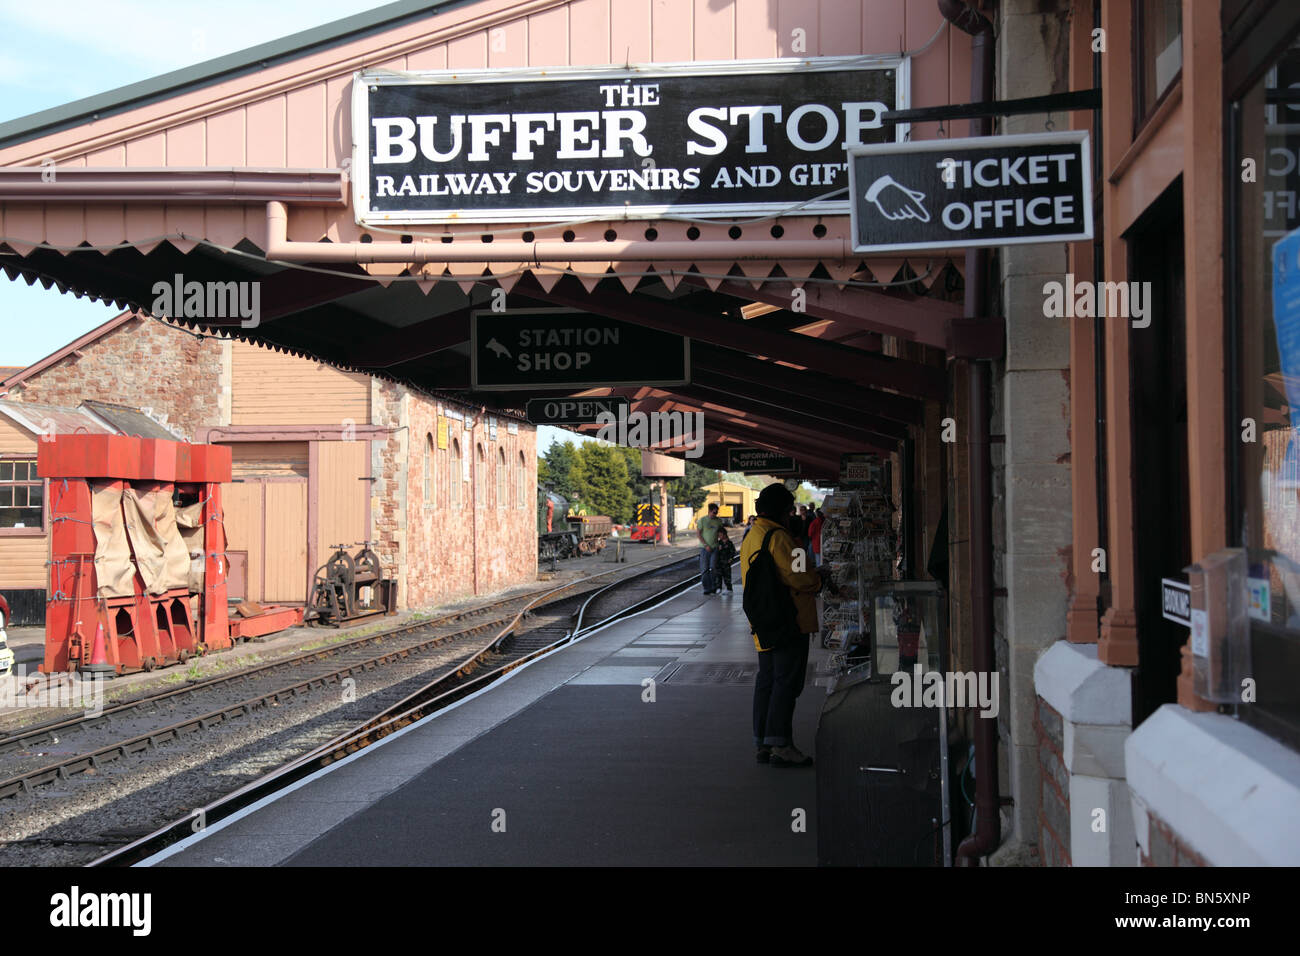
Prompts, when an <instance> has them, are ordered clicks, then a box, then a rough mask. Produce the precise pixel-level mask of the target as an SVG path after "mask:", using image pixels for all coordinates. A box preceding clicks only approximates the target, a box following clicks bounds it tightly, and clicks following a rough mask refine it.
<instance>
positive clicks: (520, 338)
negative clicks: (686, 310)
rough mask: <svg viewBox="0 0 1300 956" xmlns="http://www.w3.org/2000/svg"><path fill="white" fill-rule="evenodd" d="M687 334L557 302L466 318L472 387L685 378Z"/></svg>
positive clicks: (650, 382) (502, 388) (651, 381)
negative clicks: (566, 307)
mask: <svg viewBox="0 0 1300 956" xmlns="http://www.w3.org/2000/svg"><path fill="white" fill-rule="evenodd" d="M690 363H691V340H690V339H687V338H682V337H681V336H678V335H673V334H672V333H669V332H660V331H658V330H656V329H648V328H645V327H644V326H641V325H632V324H630V323H627V322H619V321H617V320H615V319H607V318H605V317H603V316H599V315H592V314H591V313H589V312H567V311H564V310H562V309H538V310H532V311H507V312H491V311H484V312H476V313H474V314H473V315H472V316H471V321H470V375H471V379H470V381H471V383H472V386H473V387H474V388H475V389H478V390H481V391H493V392H507V391H524V390H529V389H539V388H575V389H576V388H597V387H601V386H616V385H685V384H686V383H687V382H689V381H690V375H691V373H690V367H691V365H690Z"/></svg>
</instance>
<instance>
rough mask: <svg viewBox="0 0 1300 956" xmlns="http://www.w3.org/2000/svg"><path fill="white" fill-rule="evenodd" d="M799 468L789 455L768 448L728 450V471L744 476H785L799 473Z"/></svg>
mask: <svg viewBox="0 0 1300 956" xmlns="http://www.w3.org/2000/svg"><path fill="white" fill-rule="evenodd" d="M798 468H799V466H798V465H797V464H796V463H795V460H794V459H793V458H792V457H790V456H789V455H782V454H781V453H780V452H775V451H770V450H768V449H766V448H728V449H727V471H734V472H739V473H740V474H742V475H749V474H755V475H785V474H789V473H790V472H793V471H798Z"/></svg>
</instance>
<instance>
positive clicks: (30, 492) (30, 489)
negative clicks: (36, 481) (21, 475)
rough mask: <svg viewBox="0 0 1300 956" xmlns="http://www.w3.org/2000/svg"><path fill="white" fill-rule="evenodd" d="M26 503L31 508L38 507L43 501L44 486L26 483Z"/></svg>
mask: <svg viewBox="0 0 1300 956" xmlns="http://www.w3.org/2000/svg"><path fill="white" fill-rule="evenodd" d="M27 503H28V504H29V505H31V506H32V507H33V508H39V507H40V506H41V505H43V504H44V503H45V486H44V485H28V486H27Z"/></svg>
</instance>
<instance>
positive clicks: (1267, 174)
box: [1225, 39, 1300, 747]
mask: <svg viewBox="0 0 1300 956" xmlns="http://www.w3.org/2000/svg"><path fill="white" fill-rule="evenodd" d="M1227 125H1228V127H1229V129H1230V130H1231V132H1232V134H1233V146H1234V149H1233V156H1232V157H1231V161H1232V163H1233V168H1235V169H1241V168H1242V161H1243V160H1244V159H1246V158H1254V157H1258V164H1259V166H1258V170H1259V171H1258V183H1245V184H1243V183H1242V182H1241V181H1240V177H1232V179H1233V183H1234V185H1233V187H1232V192H1231V194H1230V201H1229V210H1230V216H1231V229H1232V232H1233V233H1234V234H1235V237H1236V242H1235V246H1236V250H1235V251H1236V262H1235V263H1234V264H1233V266H1235V268H1234V267H1230V268H1228V269H1226V270H1225V275H1226V277H1227V281H1228V282H1229V283H1230V285H1229V288H1230V290H1231V291H1230V294H1229V295H1228V296H1227V301H1228V303H1229V308H1230V310H1231V313H1230V329H1231V331H1232V334H1233V337H1234V339H1235V341H1234V347H1235V352H1236V355H1237V368H1238V375H1237V393H1236V394H1235V395H1233V396H1232V401H1233V404H1234V405H1235V408H1234V410H1233V414H1232V416H1231V419H1230V420H1231V422H1232V423H1233V427H1232V430H1231V432H1230V433H1229V436H1228V437H1229V441H1228V450H1229V452H1230V453H1231V454H1234V455H1235V461H1234V462H1233V468H1232V471H1231V472H1230V483H1231V484H1232V504H1231V506H1230V507H1231V511H1230V514H1236V515H1238V516H1240V522H1239V525H1238V526H1237V527H1234V528H1233V529H1232V531H1233V532H1234V533H1235V534H1236V535H1237V536H1238V537H1237V541H1236V543H1237V544H1238V545H1240V546H1242V547H1245V548H1246V549H1247V553H1248V555H1249V563H1250V577H1251V578H1252V579H1254V580H1253V581H1251V583H1250V616H1251V618H1252V621H1251V657H1252V661H1251V665H1250V667H1251V672H1252V673H1253V674H1260V675H1272V676H1273V679H1270V680H1265V679H1261V680H1260V681H1259V685H1258V691H1257V693H1258V697H1257V701H1256V702H1254V703H1251V704H1245V705H1243V706H1241V708H1240V710H1239V713H1240V715H1241V717H1242V718H1243V719H1244V720H1246V721H1247V722H1249V723H1252V724H1254V725H1256V726H1258V727H1259V728H1260V729H1262V730H1264V731H1265V732H1266V733H1270V734H1273V735H1274V736H1276V737H1279V738H1281V739H1283V740H1286V741H1287V742H1289V743H1290V744H1291V745H1292V746H1294V747H1300V297H1297V294H1296V291H1297V290H1298V289H1300V284H1297V280H1300V209H1297V206H1296V202H1295V197H1296V195H1297V194H1298V190H1300V171H1298V169H1297V163H1296V157H1297V156H1300V40H1296V39H1293V41H1292V43H1291V45H1290V46H1289V47H1288V48H1286V49H1284V50H1283V51H1282V54H1281V56H1280V57H1279V58H1278V60H1276V61H1275V62H1274V63H1272V64H1270V65H1269V69H1268V71H1267V72H1266V73H1265V74H1264V76H1263V78H1262V79H1260V80H1259V81H1258V82H1257V83H1256V84H1255V85H1254V86H1253V87H1251V88H1250V89H1248V90H1247V91H1246V92H1245V94H1244V96H1243V97H1242V99H1240V100H1238V101H1236V102H1234V103H1233V104H1232V115H1231V116H1230V117H1229V120H1228V124H1227ZM1229 354H1231V353H1229ZM1279 675H1280V677H1281V679H1278V678H1279Z"/></svg>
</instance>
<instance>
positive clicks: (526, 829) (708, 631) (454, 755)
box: [146, 586, 826, 866]
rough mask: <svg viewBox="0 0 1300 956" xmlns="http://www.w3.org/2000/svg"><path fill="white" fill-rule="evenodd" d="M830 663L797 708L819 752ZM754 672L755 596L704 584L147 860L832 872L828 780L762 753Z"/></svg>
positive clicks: (805, 735)
mask: <svg viewBox="0 0 1300 956" xmlns="http://www.w3.org/2000/svg"><path fill="white" fill-rule="evenodd" d="M825 653H826V652H824V651H822V650H821V648H820V647H819V646H814V647H813V649H812V653H811V655H810V659H809V666H808V675H807V678H806V684H805V688H804V692H803V694H802V695H801V696H800V698H799V701H798V706H797V707H796V710H795V743H796V745H797V746H799V747H801V748H802V749H803V750H804V751H805V752H809V753H811V752H812V747H813V741H814V738H815V733H816V727H817V721H818V715H819V712H820V710H821V706H822V703H823V701H824V699H825V691H824V689H823V688H822V687H820V686H817V685H815V684H814V681H815V679H816V675H817V672H818V669H819V667H818V665H819V664H820V662H821V660H822V658H823V657H824V655H825ZM757 666H758V665H757V657H756V655H755V653H754V647H753V642H752V640H751V639H750V636H749V632H748V626H747V623H746V621H745V616H744V612H743V611H742V609H741V592H740V588H739V587H738V586H737V588H736V590H735V592H734V593H728V592H722V593H721V594H718V595H712V596H705V595H703V594H702V593H701V592H700V591H699V590H698V589H695V590H692V591H691V592H688V593H686V594H683V595H680V596H678V597H676V598H673V599H671V600H669V601H667V602H665V603H664V604H662V605H660V606H659V607H657V608H652V609H651V610H649V611H647V612H643V613H642V614H641V615H639V616H637V617H633V618H629V619H627V620H624V621H620V622H617V623H615V624H612V625H610V626H608V627H606V628H604V629H603V630H600V631H597V632H595V633H593V634H591V635H589V636H588V637H586V638H584V639H583V640H581V641H579V642H577V643H575V644H573V645H571V646H569V647H567V648H564V649H563V650H561V651H559V652H557V653H555V654H552V655H550V656H549V657H546V658H543V659H541V660H539V661H536V662H534V663H533V664H531V665H530V666H527V667H524V668H521V669H519V670H518V671H516V672H514V674H513V675H512V676H511V677H509V678H508V679H506V680H504V681H502V682H499V683H498V684H497V685H495V686H493V687H491V688H488V689H486V690H484V691H482V692H480V693H479V694H478V695H476V696H474V697H472V698H468V699H466V700H465V701H462V702H461V703H460V704H458V705H456V706H455V707H453V708H451V709H448V710H447V711H444V712H442V713H441V714H438V715H435V716H434V717H431V718H428V719H426V720H424V721H421V722H419V723H417V724H414V725H412V726H411V727H408V728H405V729H404V730H403V731H401V732H399V733H397V734H394V735H393V736H392V737H390V738H388V739H387V741H386V742H384V743H383V744H381V745H379V746H376V747H371V748H368V749H367V750H364V751H361V752H360V753H357V754H354V755H353V756H352V757H349V758H347V759H345V760H343V761H340V762H339V763H338V764H335V765H333V766H332V767H330V768H327V769H326V770H324V771H321V772H320V773H318V774H316V775H314V776H312V777H310V778H308V779H306V780H304V781H301V782H299V784H298V785H297V786H295V787H294V788H291V789H290V790H287V791H285V792H283V793H281V794H278V795H276V796H274V797H270V798H267V800H266V801H263V802H262V803H260V804H258V805H255V806H253V807H251V808H249V809H247V810H245V811H243V812H242V813H241V814H239V815H236V816H235V817H232V818H231V819H229V820H226V821H222V822H221V823H219V824H216V825H214V826H213V827H211V828H209V829H208V830H206V831H203V832H202V833H199V834H196V835H194V836H192V837H189V838H187V839H186V840H184V841H182V842H181V843H178V844H177V845H175V846H173V847H171V848H170V849H169V850H167V851H165V852H164V853H162V854H159V855H158V856H156V857H154V858H152V859H151V860H149V861H146V865H161V866H222V865H229V866H273V865H287V866H366V865H375V866H475V865H480V866H530V865H538V866H547V865H551V866H575V865H577V866H581V865H594V866H646V865H649V866H658V865H663V866H746V865H755V866H758V865H762V866H815V865H816V863H817V834H816V819H815V816H816V814H815V811H816V771H815V769H813V768H799V769H793V768H773V767H770V766H768V765H764V764H759V763H757V762H756V761H755V759H754V747H753V743H752V731H751V728H750V719H751V717H750V713H751V702H752V694H753V681H754V674H755V672H756V670H757ZM645 678H653V679H654V681H655V683H654V688H653V689H654V699H653V701H647V700H645V699H644V697H646V696H648V695H647V690H648V689H647V688H646V687H644V686H643V683H642V682H643V681H644V680H645ZM800 811H802V812H800ZM800 820H802V821H805V822H804V826H802V827H800V826H798V822H799V821H800Z"/></svg>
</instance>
